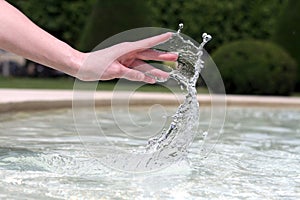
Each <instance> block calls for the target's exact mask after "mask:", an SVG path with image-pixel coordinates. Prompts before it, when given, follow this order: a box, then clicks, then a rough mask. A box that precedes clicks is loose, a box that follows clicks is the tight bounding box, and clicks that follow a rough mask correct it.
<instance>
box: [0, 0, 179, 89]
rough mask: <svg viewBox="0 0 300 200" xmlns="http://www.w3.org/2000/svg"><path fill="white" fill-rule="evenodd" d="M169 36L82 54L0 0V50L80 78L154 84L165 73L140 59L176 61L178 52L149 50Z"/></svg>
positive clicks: (165, 74)
mask: <svg viewBox="0 0 300 200" xmlns="http://www.w3.org/2000/svg"><path fill="white" fill-rule="evenodd" d="M171 37H172V33H165V34H162V35H158V36H154V37H151V38H147V39H143V40H139V41H136V42H125V43H120V44H117V45H114V46H112V47H109V48H106V49H102V50H99V51H95V52H90V53H83V52H80V51H78V50H76V49H74V48H72V47H71V46H69V45H68V44H66V43H65V42H63V41H61V40H59V39H57V38H55V37H53V36H52V35H50V34H49V33H47V32H46V31H44V30H42V29H41V28H39V27H38V26H37V25H35V24H34V23H33V22H32V21H30V19H28V18H27V17H26V16H25V15H24V14H22V13H21V12H20V11H19V10H17V9H16V8H14V7H13V6H12V5H10V4H9V3H7V2H6V1H4V0H0V49H4V50H6V51H10V52H13V53H15V54H18V55H20V56H23V57H25V58H27V59H29V60H33V61H35V62H38V63H41V64H43V65H45V66H48V67H51V68H53V69H56V70H59V71H62V72H64V73H66V74H69V75H71V76H74V77H76V78H78V79H80V80H83V81H96V80H109V79H114V78H126V79H129V80H132V81H144V82H147V83H155V82H156V81H155V79H154V77H157V78H159V79H166V78H168V76H169V74H168V73H166V72H163V71H161V70H158V69H156V68H154V67H152V66H151V65H149V64H147V63H145V62H144V61H143V60H156V61H176V60H177V58H178V55H177V54H174V53H165V52H158V51H154V50H151V49H150V48H151V47H153V46H155V45H157V44H160V43H162V42H165V41H167V40H168V39H170V38H171ZM146 74H151V76H148V75H146Z"/></svg>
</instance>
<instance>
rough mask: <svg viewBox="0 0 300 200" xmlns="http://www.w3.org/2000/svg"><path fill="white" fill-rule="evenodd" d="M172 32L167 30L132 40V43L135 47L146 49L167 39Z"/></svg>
mask: <svg viewBox="0 0 300 200" xmlns="http://www.w3.org/2000/svg"><path fill="white" fill-rule="evenodd" d="M172 35H173V33H171V32H168V33H164V34H161V35H157V36H154V37H150V38H147V39H143V40H139V41H136V42H134V45H135V46H136V47H138V48H137V49H148V48H151V47H153V46H156V45H158V44H160V43H163V42H166V41H168V40H169V39H170V38H171V37H172Z"/></svg>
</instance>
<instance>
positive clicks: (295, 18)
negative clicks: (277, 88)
mask: <svg viewBox="0 0 300 200" xmlns="http://www.w3.org/2000/svg"><path fill="white" fill-rule="evenodd" d="M299 12H300V1H298V0H289V3H288V4H287V6H286V8H285V10H284V11H283V12H282V15H281V16H280V18H279V20H278V26H277V28H276V31H275V33H274V37H273V41H274V42H276V43H278V44H279V45H281V46H282V47H283V48H285V49H286V50H287V52H288V53H289V54H290V55H291V56H292V57H293V58H294V59H295V60H296V62H297V65H298V81H297V86H296V90H297V91H300V13H299Z"/></svg>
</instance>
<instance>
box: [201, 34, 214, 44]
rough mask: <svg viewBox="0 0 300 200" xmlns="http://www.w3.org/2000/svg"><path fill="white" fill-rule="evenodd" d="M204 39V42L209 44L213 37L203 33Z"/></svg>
mask: <svg viewBox="0 0 300 200" xmlns="http://www.w3.org/2000/svg"><path fill="white" fill-rule="evenodd" d="M202 38H203V42H205V43H206V42H208V41H210V40H211V38H212V37H211V35H208V34H207V33H203V34H202Z"/></svg>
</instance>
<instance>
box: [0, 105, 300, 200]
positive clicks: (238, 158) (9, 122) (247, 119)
mask: <svg viewBox="0 0 300 200" xmlns="http://www.w3.org/2000/svg"><path fill="white" fill-rule="evenodd" d="M145 110H147V108H144V107H141V108H134V109H132V110H131V113H132V115H133V116H134V117H135V118H136V119H137V120H138V121H140V122H147V120H148V118H147V116H146V115H145V114H144V111H145ZM175 110H176V108H175V107H170V108H168V111H169V112H170V113H173V112H174V111H175ZM82 112H85V110H82ZM96 112H97V117H98V118H99V119H100V123H101V124H102V125H103V128H104V129H107V130H109V133H110V135H108V137H107V138H106V139H103V140H102V141H97V143H98V145H102V146H105V145H107V146H109V145H111V144H110V143H108V140H109V141H110V142H113V144H114V145H117V146H122V147H124V146H127V147H135V146H138V145H144V143H145V141H144V140H138V139H128V137H125V136H122V135H120V134H119V132H118V127H116V125H115V123H114V120H113V115H112V113H111V110H110V109H104V108H101V109H97V110H96ZM87 113H88V112H87ZM120 113H122V110H121V111H120ZM123 113H124V120H127V118H126V116H127V113H126V110H124V112H123ZM157 115H160V114H157ZM209 115H210V112H209V109H208V108H205V107H203V108H202V109H201V116H202V118H201V120H200V121H199V124H200V126H201V127H206V126H207V125H208V124H209ZM157 117H159V116H157ZM226 119H227V121H226V123H225V125H224V133H223V134H222V136H221V138H220V140H219V143H218V144H217V145H216V146H215V148H214V151H213V152H211V153H210V154H209V155H208V156H207V158H205V159H204V158H203V157H202V152H201V144H202V142H203V136H202V134H198V135H196V137H195V140H194V142H193V143H192V145H191V147H190V148H189V150H188V151H189V152H188V158H187V159H185V160H182V161H181V162H179V163H176V164H174V165H172V166H170V167H168V168H166V169H164V170H162V171H157V172H152V173H146V174H130V173H122V172H118V171H115V170H112V169H109V168H107V167H105V166H103V165H102V164H101V162H100V161H98V160H97V159H95V158H93V157H91V156H90V155H89V154H88V153H87V151H86V149H85V148H84V146H83V145H82V143H81V141H80V140H79V137H78V135H77V133H76V130H75V128H74V127H75V126H74V122H73V116H72V111H71V110H52V111H42V112H31V113H30V112H29V113H26V112H18V113H9V114H1V116H0V141H1V143H0V199H101V198H102V199H299V198H300V165H299V163H300V126H299V121H300V110H297V109H279V108H278V109H271V108H252V107H249V108H229V109H228V112H227V118H226ZM88 120H89V116H87V117H86V121H82V122H81V123H82V125H83V126H84V125H85V124H87V121H88ZM128 128H132V126H130V127H128ZM86 129H87V131H88V129H89V127H86ZM133 131H134V129H133ZM146 132H147V130H145V134H146ZM90 137H91V140H93V135H90ZM107 139H108V140H107ZM206 142H207V143H209V142H210V141H206Z"/></svg>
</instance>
